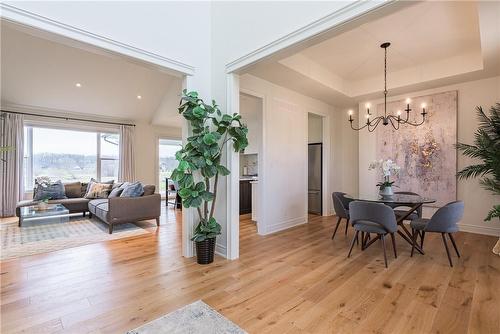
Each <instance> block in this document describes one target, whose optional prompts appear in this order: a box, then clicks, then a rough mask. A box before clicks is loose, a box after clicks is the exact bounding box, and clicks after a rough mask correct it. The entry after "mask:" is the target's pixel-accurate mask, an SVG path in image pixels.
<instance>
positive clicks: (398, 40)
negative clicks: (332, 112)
mask: <svg viewBox="0 0 500 334" xmlns="http://www.w3.org/2000/svg"><path fill="white" fill-rule="evenodd" d="M499 22H500V2H496V3H495V2H483V1H478V2H476V1H463V2H456V1H455V2H454V1H429V2H415V3H407V5H406V6H404V7H403V8H402V9H400V10H398V11H395V12H392V13H390V14H387V15H385V16H379V17H377V18H374V19H371V20H370V19H366V18H365V20H364V23H361V24H358V25H357V26H355V27H354V28H352V29H350V30H347V31H343V32H331V33H330V34H331V37H330V38H328V39H325V38H323V40H322V41H321V42H318V43H317V44H315V45H312V46H311V45H310V43H309V44H308V45H307V46H305V47H304V48H302V49H298V50H297V48H296V49H294V50H293V51H291V52H290V53H288V54H287V53H283V55H281V56H280V58H276V57H275V58H272V59H270V60H268V61H263V62H261V63H257V64H256V65H254V66H253V67H250V68H249V69H248V70H247V72H248V73H250V74H253V75H256V76H259V77H261V78H263V79H265V80H268V81H271V82H274V83H276V84H278V85H281V86H285V87H287V88H290V89H293V90H295V91H298V92H300V93H303V94H305V95H308V96H311V97H314V98H318V99H320V100H323V101H325V102H327V103H330V104H333V105H337V106H346V105H352V104H355V103H357V102H359V101H361V100H363V99H366V98H372V97H375V96H378V95H380V94H381V92H382V90H383V85H384V82H383V70H384V50H383V49H382V48H380V44H381V43H383V42H386V41H388V42H390V43H391V46H390V47H389V48H388V77H387V80H388V88H389V90H390V93H394V94H401V93H404V92H406V91H412V90H416V89H417V88H418V89H424V88H431V87H437V86H439V85H444V84H451V83H455V82H460V81H467V80H472V79H478V78H481V77H489V76H493V75H498V74H499V73H500V66H499V60H498V59H500V24H498V23H499ZM377 94H378V95H377Z"/></svg>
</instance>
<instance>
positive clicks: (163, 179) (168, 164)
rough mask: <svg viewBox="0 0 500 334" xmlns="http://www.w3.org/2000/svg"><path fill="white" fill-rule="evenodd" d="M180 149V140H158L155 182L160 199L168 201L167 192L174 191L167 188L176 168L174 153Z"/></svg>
mask: <svg viewBox="0 0 500 334" xmlns="http://www.w3.org/2000/svg"><path fill="white" fill-rule="evenodd" d="M181 148H182V142H181V141H180V140H174V139H167V138H158V161H157V168H158V173H157V181H156V182H157V186H158V190H159V193H160V195H161V197H162V199H166V200H169V198H168V196H169V190H170V191H172V190H174V191H175V189H172V188H171V187H170V188H169V179H170V176H171V175H172V171H173V170H174V169H175V168H176V167H177V160H176V159H175V153H176V152H177V151H179V150H180V149H181ZM170 182H171V180H170ZM174 200H175V199H174Z"/></svg>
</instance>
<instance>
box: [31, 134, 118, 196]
mask: <svg viewBox="0 0 500 334" xmlns="http://www.w3.org/2000/svg"><path fill="white" fill-rule="evenodd" d="M24 135H25V150H24V159H25V164H24V177H25V187H26V190H31V189H33V185H34V181H35V179H36V178H37V177H39V176H48V177H50V178H51V179H52V180H53V181H57V180H61V181H62V182H72V181H82V182H88V181H89V180H90V179H91V178H95V179H97V180H101V181H107V180H116V179H117V177H118V152H119V150H118V142H119V141H118V134H114V133H101V132H87V131H78V130H69V129H68V130H67V129H52V128H43V127H34V126H27V127H25V129H24Z"/></svg>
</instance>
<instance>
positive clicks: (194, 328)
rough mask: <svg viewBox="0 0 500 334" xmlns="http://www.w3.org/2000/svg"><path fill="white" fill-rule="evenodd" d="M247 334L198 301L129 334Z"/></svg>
mask: <svg viewBox="0 0 500 334" xmlns="http://www.w3.org/2000/svg"><path fill="white" fill-rule="evenodd" d="M165 333H169V334H198V333H200V334H246V332H245V331H244V330H242V329H241V328H239V327H238V326H236V325H235V324H234V323H233V322H231V321H230V320H228V319H226V318H225V317H224V316H222V315H221V314H220V313H218V312H217V311H215V310H214V309H213V308H211V307H210V306H208V305H207V304H205V303H204V302H202V301H201V300H198V301H196V302H194V303H192V304H189V305H186V306H184V307H183V308H180V309H178V310H176V311H173V312H171V313H169V314H167V315H164V316H163V317H161V318H158V319H156V320H153V321H151V322H148V323H147V324H145V325H143V326H141V327H139V328H137V329H134V330H131V331H128V332H127V334H165Z"/></svg>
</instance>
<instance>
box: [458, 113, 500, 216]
mask: <svg viewBox="0 0 500 334" xmlns="http://www.w3.org/2000/svg"><path fill="white" fill-rule="evenodd" d="M476 110H477V116H478V118H479V128H478V129H477V130H476V133H475V134H474V144H473V145H469V144H464V143H458V144H457V145H456V147H457V149H458V150H459V151H460V152H462V154H463V155H465V156H467V157H470V158H474V159H479V160H481V163H478V164H474V165H470V166H467V167H465V168H463V169H462V170H461V171H459V172H458V174H457V176H458V178H459V179H463V180H466V179H470V178H476V177H478V178H480V180H479V182H480V184H481V185H482V186H483V188H484V189H486V190H489V191H490V192H492V193H493V194H494V195H500V103H497V104H496V105H494V106H492V107H491V108H490V112H489V115H487V114H486V113H485V112H484V111H483V108H481V107H477V108H476ZM494 217H500V205H495V206H494V207H493V208H492V209H491V210H490V212H489V213H488V215H487V216H486V218H485V219H484V220H485V221H489V220H491V219H492V218H494Z"/></svg>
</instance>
